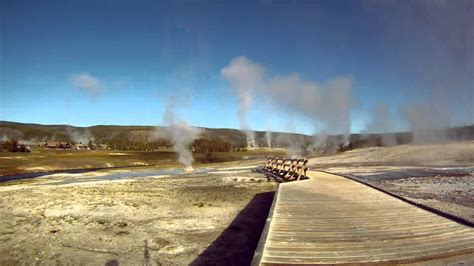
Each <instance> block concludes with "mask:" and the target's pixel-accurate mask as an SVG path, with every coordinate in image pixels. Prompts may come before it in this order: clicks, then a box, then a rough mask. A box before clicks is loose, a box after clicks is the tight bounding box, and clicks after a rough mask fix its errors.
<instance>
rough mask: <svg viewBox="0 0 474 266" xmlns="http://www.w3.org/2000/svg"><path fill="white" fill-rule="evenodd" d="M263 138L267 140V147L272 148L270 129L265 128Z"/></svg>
mask: <svg viewBox="0 0 474 266" xmlns="http://www.w3.org/2000/svg"><path fill="white" fill-rule="evenodd" d="M265 140H266V141H267V148H269V149H271V148H272V132H271V131H270V130H267V132H265Z"/></svg>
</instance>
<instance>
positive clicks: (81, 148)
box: [74, 143, 89, 150]
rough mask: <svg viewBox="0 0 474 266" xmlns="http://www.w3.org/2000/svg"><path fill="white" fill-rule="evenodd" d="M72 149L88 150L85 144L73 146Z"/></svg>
mask: <svg viewBox="0 0 474 266" xmlns="http://www.w3.org/2000/svg"><path fill="white" fill-rule="evenodd" d="M74 148H75V149H76V150H87V149H89V147H88V146H87V145H86V144H82V143H78V144H76V145H74Z"/></svg>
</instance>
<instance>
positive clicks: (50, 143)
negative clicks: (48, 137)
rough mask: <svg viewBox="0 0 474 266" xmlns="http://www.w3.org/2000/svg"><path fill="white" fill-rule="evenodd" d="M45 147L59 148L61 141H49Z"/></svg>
mask: <svg viewBox="0 0 474 266" xmlns="http://www.w3.org/2000/svg"><path fill="white" fill-rule="evenodd" d="M44 147H45V148H46V149H58V148H59V142H57V141H48V142H45V143H44Z"/></svg>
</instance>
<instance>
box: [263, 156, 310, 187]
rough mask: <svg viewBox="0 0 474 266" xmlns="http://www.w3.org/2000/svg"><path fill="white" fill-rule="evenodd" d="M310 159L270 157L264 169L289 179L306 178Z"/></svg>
mask: <svg viewBox="0 0 474 266" xmlns="http://www.w3.org/2000/svg"><path fill="white" fill-rule="evenodd" d="M307 164H308V159H306V158H292V159H289V158H288V159H287V158H285V157H283V158H279V157H270V156H269V157H268V158H267V161H266V162H265V166H264V169H265V170H267V171H268V172H271V173H273V174H275V175H278V176H282V177H283V178H285V179H286V180H287V181H293V180H301V179H305V178H306V172H307V171H308V166H307Z"/></svg>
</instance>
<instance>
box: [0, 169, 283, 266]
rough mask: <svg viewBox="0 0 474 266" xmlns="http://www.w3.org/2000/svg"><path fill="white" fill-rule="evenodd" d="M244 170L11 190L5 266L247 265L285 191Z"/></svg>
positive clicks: (56, 177)
mask: <svg viewBox="0 0 474 266" xmlns="http://www.w3.org/2000/svg"><path fill="white" fill-rule="evenodd" d="M243 164H244V163H243V162H242V163H240V164H239V167H237V168H235V166H236V164H235V163H234V164H229V163H227V164H222V165H221V166H222V167H221V168H220V169H219V170H215V169H207V170H202V169H201V170H200V171H197V173H193V174H181V175H172V176H167V175H166V174H165V175H163V172H162V171H158V170H157V171H156V173H157V174H156V175H154V174H153V169H150V168H146V169H141V170H133V171H132V170H112V171H111V170H102V171H94V172H87V173H80V174H53V175H47V176H43V177H40V178H35V179H27V180H22V181H13V182H7V183H2V184H1V185H0V195H1V196H0V216H1V217H2V219H1V220H0V264H1V265H12V264H24V265H32V264H36V263H38V264H41V265H51V264H74V265H77V264H82V265H104V264H106V265H117V263H118V264H122V265H137V264H145V263H146V262H149V263H151V264H153V265H161V264H162V265H184V264H191V263H192V264H194V265H209V264H221V265H232V264H233V265H242V264H244V265H245V264H248V263H249V262H250V260H251V258H252V255H253V252H254V250H255V247H256V245H257V242H258V240H259V238H260V233H261V230H262V228H263V226H264V223H265V219H266V217H267V214H268V210H269V207H270V205H271V202H272V199H273V191H274V189H275V186H276V185H275V183H273V182H269V181H267V179H266V178H265V177H264V176H262V175H260V174H255V173H252V172H251V171H250V170H249V169H250V168H252V167H250V168H249V167H248V166H246V165H243ZM242 167H243V168H242ZM198 170H199V169H198ZM140 172H142V173H143V174H142V175H140ZM137 173H138V174H137ZM104 180H105V181H104ZM145 242H146V243H145Z"/></svg>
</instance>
